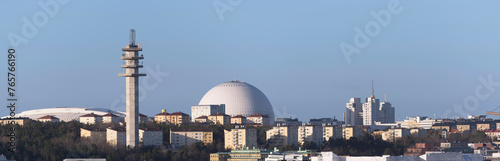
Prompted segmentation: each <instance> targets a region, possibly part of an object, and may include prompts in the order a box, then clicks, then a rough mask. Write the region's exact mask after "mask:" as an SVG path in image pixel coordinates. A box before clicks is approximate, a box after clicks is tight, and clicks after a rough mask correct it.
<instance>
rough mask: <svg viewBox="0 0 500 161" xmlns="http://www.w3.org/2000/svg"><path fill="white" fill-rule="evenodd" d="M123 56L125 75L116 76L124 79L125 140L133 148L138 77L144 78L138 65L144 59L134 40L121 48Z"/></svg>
mask: <svg viewBox="0 0 500 161" xmlns="http://www.w3.org/2000/svg"><path fill="white" fill-rule="evenodd" d="M132 34H133V35H134V39H135V31H134V30H133V31H131V35H132ZM122 51H125V54H122V57H121V59H122V60H125V63H124V64H123V65H122V68H125V73H122V74H119V75H118V76H123V77H125V81H126V84H125V88H126V92H125V98H126V103H125V105H126V109H127V111H126V115H127V116H128V117H126V131H127V134H126V138H127V141H126V143H127V146H128V147H130V148H134V147H135V146H137V145H139V119H138V117H139V77H140V76H146V74H141V73H139V68H142V65H140V64H139V60H140V59H144V57H143V56H142V55H139V51H142V48H140V46H137V45H136V44H135V40H133V39H132V40H131V42H130V44H129V45H127V47H126V48H122Z"/></svg>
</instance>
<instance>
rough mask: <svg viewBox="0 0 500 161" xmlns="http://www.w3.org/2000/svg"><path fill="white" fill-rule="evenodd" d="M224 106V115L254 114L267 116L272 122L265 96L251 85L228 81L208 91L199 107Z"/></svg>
mask: <svg viewBox="0 0 500 161" xmlns="http://www.w3.org/2000/svg"><path fill="white" fill-rule="evenodd" d="M218 104H225V107H226V114H227V115H230V116H235V115H240V114H241V115H243V116H250V115H253V114H255V113H259V114H262V115H267V116H269V119H270V120H271V121H272V122H274V112H273V107H272V105H271V103H270V102H269V100H268V99H267V97H266V95H264V93H262V92H261V91H260V90H259V89H257V88H256V87H254V86H253V85H251V84H248V83H246V82H240V81H230V82H225V83H222V84H219V85H217V86H215V87H214V88H212V89H210V90H209V91H208V92H207V93H206V94H205V96H203V98H202V99H201V101H200V103H199V105H218Z"/></svg>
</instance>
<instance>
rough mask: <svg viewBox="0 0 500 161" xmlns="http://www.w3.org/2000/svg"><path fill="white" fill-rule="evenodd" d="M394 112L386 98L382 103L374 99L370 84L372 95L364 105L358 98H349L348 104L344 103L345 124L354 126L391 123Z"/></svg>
mask: <svg viewBox="0 0 500 161" xmlns="http://www.w3.org/2000/svg"><path fill="white" fill-rule="evenodd" d="M394 111H395V109H394V107H392V105H391V103H390V102H387V97H386V99H385V101H384V102H382V103H380V100H379V99H376V98H375V91H374V89H373V82H372V94H371V96H370V97H367V98H366V99H365V103H363V104H361V101H360V99H359V98H351V99H350V100H349V103H346V113H345V124H346V125H352V126H356V125H375V122H380V123H393V122H394V121H395V119H394V118H395V112H394Z"/></svg>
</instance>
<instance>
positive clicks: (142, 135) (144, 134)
mask: <svg viewBox="0 0 500 161" xmlns="http://www.w3.org/2000/svg"><path fill="white" fill-rule="evenodd" d="M139 143H142V146H160V145H163V131H161V130H160V129H148V128H140V129H139Z"/></svg>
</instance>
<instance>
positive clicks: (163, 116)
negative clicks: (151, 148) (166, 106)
mask: <svg viewBox="0 0 500 161" xmlns="http://www.w3.org/2000/svg"><path fill="white" fill-rule="evenodd" d="M168 115H169V113H168V112H167V110H161V113H159V114H156V115H155V122H156V123H166V122H167V116H168Z"/></svg>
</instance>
